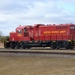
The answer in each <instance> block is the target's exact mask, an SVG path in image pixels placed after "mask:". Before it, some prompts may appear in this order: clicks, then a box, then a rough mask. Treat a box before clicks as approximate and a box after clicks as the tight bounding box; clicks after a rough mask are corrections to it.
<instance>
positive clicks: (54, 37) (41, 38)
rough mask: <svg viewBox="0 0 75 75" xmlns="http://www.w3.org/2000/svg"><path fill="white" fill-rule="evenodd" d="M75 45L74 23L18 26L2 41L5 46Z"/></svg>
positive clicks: (70, 46)
mask: <svg viewBox="0 0 75 75" xmlns="http://www.w3.org/2000/svg"><path fill="white" fill-rule="evenodd" d="M74 46H75V25H74V24H60V25H55V24H53V25H51V24H50V25H44V24H35V25H34V26H28V25H27V26H19V27H17V28H16V32H11V33H10V38H9V40H7V41H6V42H5V43H4V47H5V48H12V49H14V48H17V49H19V48H23V49H25V48H28V49H29V48H31V47H51V48H52V49H60V48H65V49H73V48H74Z"/></svg>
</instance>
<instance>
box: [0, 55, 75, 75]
mask: <svg viewBox="0 0 75 75" xmlns="http://www.w3.org/2000/svg"><path fill="white" fill-rule="evenodd" d="M0 75H75V59H71V58H70V59H69V58H50V57H45V58H44V57H15V56H14V57H12V56H11V57H0Z"/></svg>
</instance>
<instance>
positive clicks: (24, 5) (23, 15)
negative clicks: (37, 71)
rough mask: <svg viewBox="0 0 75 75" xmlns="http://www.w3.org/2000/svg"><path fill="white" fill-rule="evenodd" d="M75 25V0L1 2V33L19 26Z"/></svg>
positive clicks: (14, 0)
mask: <svg viewBox="0 0 75 75" xmlns="http://www.w3.org/2000/svg"><path fill="white" fill-rule="evenodd" d="M61 23H63V24H65V23H74V24H75V0H0V31H1V32H2V33H3V35H9V34H10V32H12V31H15V29H16V27H18V26H19V25H34V24H61Z"/></svg>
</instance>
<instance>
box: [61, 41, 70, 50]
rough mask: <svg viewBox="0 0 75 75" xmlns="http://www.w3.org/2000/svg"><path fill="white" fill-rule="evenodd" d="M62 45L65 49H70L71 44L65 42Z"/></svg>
mask: <svg viewBox="0 0 75 75" xmlns="http://www.w3.org/2000/svg"><path fill="white" fill-rule="evenodd" d="M62 45H63V47H64V48H65V49H70V45H69V42H67V41H64V42H63V44H62Z"/></svg>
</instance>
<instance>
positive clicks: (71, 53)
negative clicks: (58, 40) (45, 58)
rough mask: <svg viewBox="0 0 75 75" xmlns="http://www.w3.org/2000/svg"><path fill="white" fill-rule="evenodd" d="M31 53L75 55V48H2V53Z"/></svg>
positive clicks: (0, 50) (0, 51)
mask: <svg viewBox="0 0 75 75" xmlns="http://www.w3.org/2000/svg"><path fill="white" fill-rule="evenodd" d="M1 53H4V54H8V53H9V54H16V55H17V54H24V55H25V54H30V55H41V54H42V55H71V56H75V50H72V51H71V50H23V49H22V50H21V49H20V50H18V49H15V50H14V49H4V48H1V49H0V54H1Z"/></svg>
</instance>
